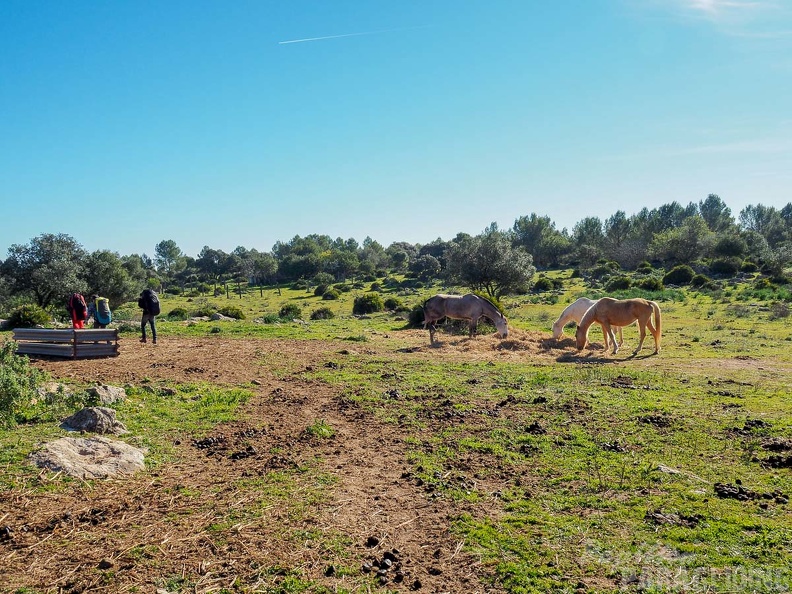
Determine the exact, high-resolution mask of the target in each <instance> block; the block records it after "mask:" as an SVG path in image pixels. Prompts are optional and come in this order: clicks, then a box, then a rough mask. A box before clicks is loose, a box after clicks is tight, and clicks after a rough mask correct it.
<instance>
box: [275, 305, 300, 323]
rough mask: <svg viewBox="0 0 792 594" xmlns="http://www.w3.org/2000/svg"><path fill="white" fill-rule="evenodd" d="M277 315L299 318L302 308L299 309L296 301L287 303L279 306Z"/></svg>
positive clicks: (289, 318)
mask: <svg viewBox="0 0 792 594" xmlns="http://www.w3.org/2000/svg"><path fill="white" fill-rule="evenodd" d="M278 316H279V317H281V318H285V319H288V320H293V319H294V318H299V317H301V316H302V309H300V306H299V305H297V304H296V303H287V304H286V305H284V306H283V307H281V308H280V311H279V312H278Z"/></svg>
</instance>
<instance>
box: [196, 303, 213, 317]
mask: <svg viewBox="0 0 792 594" xmlns="http://www.w3.org/2000/svg"><path fill="white" fill-rule="evenodd" d="M216 311H217V310H216V309H215V307H214V306H213V305H210V304H208V303H207V304H205V305H200V306H198V309H196V310H194V311H193V312H192V317H194V318H211V317H212V315H213V314H214V313H215V312H216Z"/></svg>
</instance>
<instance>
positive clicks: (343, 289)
mask: <svg viewBox="0 0 792 594" xmlns="http://www.w3.org/2000/svg"><path fill="white" fill-rule="evenodd" d="M333 288H334V289H335V290H336V291H338V292H340V293H349V292H350V291H351V290H352V285H348V284H346V283H338V284H337V285H334V286H333Z"/></svg>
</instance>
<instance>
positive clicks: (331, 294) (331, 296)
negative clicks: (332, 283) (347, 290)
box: [322, 289, 341, 301]
mask: <svg viewBox="0 0 792 594" xmlns="http://www.w3.org/2000/svg"><path fill="white" fill-rule="evenodd" d="M340 297H341V293H339V292H338V291H336V290H335V289H328V290H327V291H325V292H324V294H323V295H322V299H324V300H326V301H331V300H335V299H338V298H340Z"/></svg>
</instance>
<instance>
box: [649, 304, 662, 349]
mask: <svg viewBox="0 0 792 594" xmlns="http://www.w3.org/2000/svg"><path fill="white" fill-rule="evenodd" d="M649 303H651V304H652V310H653V311H654V318H655V330H657V340H658V342H659V341H660V336H661V333H662V322H661V320H660V306H659V305H658V304H657V302H656V301H650V302H649Z"/></svg>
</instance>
